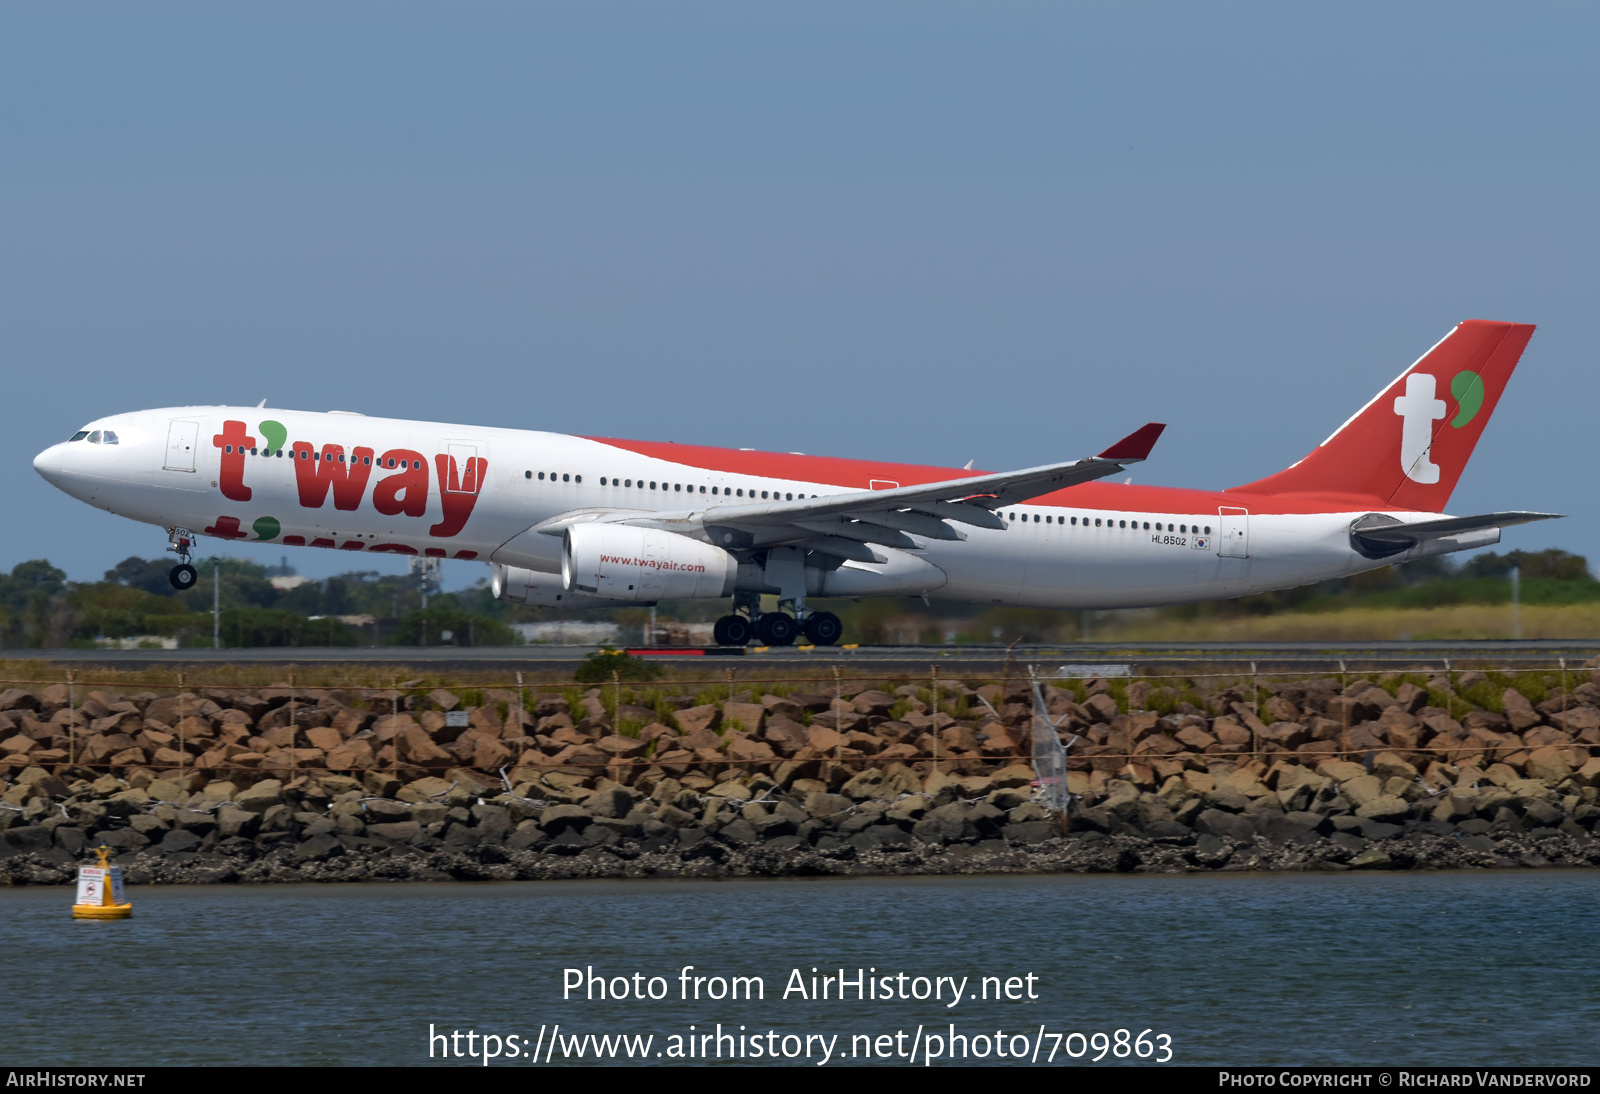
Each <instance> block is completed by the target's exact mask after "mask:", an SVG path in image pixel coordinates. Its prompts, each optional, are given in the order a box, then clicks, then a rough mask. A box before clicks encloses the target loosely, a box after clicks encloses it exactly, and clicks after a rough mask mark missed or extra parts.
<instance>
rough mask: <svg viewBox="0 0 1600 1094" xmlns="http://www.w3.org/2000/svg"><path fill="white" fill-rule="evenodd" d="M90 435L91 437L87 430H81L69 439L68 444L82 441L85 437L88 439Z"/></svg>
mask: <svg viewBox="0 0 1600 1094" xmlns="http://www.w3.org/2000/svg"><path fill="white" fill-rule="evenodd" d="M88 435H89V431H88V430H87V429H80V430H78V431H77V432H76V433H74V434H73V435H72V436H70V437H68V438H67V443H68V444H71V443H72V442H73V441H81V440H83V439H84V438H85V437H87V436H88Z"/></svg>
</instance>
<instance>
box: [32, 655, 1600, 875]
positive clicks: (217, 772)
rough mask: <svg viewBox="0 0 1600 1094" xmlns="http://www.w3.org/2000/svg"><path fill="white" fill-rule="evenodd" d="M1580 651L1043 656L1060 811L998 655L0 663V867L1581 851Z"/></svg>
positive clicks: (1595, 786)
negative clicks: (112, 687) (178, 675)
mask: <svg viewBox="0 0 1600 1094" xmlns="http://www.w3.org/2000/svg"><path fill="white" fill-rule="evenodd" d="M1592 668H1593V666H1586V668H1585V671H1584V673H1583V674H1582V675H1579V676H1577V677H1576V678H1575V679H1572V680H1566V681H1560V680H1557V678H1556V677H1555V676H1554V675H1553V674H1552V675H1550V676H1547V677H1543V678H1540V677H1535V676H1529V677H1519V678H1516V679H1514V680H1509V678H1505V679H1492V678H1490V677H1488V676H1486V675H1484V674H1483V673H1459V674H1452V675H1451V676H1450V677H1434V678H1427V679H1423V678H1420V677H1401V676H1393V677H1385V678H1380V679H1379V680H1376V681H1370V680H1357V681H1354V682H1353V683H1344V682H1342V681H1339V680H1332V679H1325V680H1311V681H1305V680H1302V681H1287V682H1285V681H1275V682H1264V683H1252V684H1250V685H1249V686H1248V687H1245V686H1244V685H1243V684H1235V685H1233V686H1231V687H1228V688H1221V689H1218V690H1215V691H1206V690H1202V689H1198V688H1196V687H1194V686H1193V684H1192V683H1190V682H1182V684H1181V686H1168V685H1160V686H1157V685H1154V684H1151V683H1150V682H1148V681H1135V682H1132V683H1127V684H1123V683H1121V682H1109V681H1106V680H1089V681H1084V682H1081V683H1076V684H1072V685H1067V684H1059V683H1058V684H1057V685H1054V686H1047V687H1046V688H1044V689H1043V694H1044V698H1045V701H1046V704H1047V707H1048V710H1049V712H1050V717H1051V720H1053V721H1057V722H1059V728H1058V729H1057V730H1056V732H1058V733H1059V735H1060V737H1061V739H1062V740H1063V741H1064V742H1065V743H1067V744H1068V746H1069V751H1068V755H1069V774H1068V787H1069V789H1070V790H1071V791H1072V792H1073V794H1074V798H1075V800H1074V801H1073V803H1072V805H1071V807H1070V808H1069V810H1068V811H1067V812H1066V814H1065V815H1061V814H1056V813H1052V812H1050V811H1048V810H1047V809H1046V808H1045V807H1044V806H1043V805H1042V804H1041V801H1040V800H1039V798H1038V793H1037V789H1036V786H1035V778H1034V771H1033V769H1032V767H1031V766H1029V764H1028V763H1027V761H1026V760H1025V759H1024V757H1026V756H1027V755H1029V753H1030V746H1031V737H1030V734H1031V733H1032V732H1033V731H1034V726H1035V725H1038V724H1040V723H1038V722H1037V721H1036V720H1035V717H1034V710H1033V707H1032V705H1031V693H1030V691H1029V689H1028V688H1027V687H1025V686H1024V685H1022V684H1020V683H1018V682H1015V681H1012V682H1003V683H999V684H985V685H982V686H980V687H976V688H972V687H969V686H968V684H966V683H962V682H956V681H941V682H939V683H938V685H937V686H938V687H939V689H940V690H939V693H938V694H937V695H935V694H933V693H932V685H931V684H930V683H923V684H905V685H901V686H899V687H898V688H896V689H895V690H894V691H885V690H880V689H878V688H866V687H863V686H861V685H855V686H852V687H849V688H847V687H845V686H844V685H843V684H840V685H839V686H838V689H837V690H836V691H835V693H834V694H832V695H820V694H813V693H808V692H805V691H799V690H789V691H783V690H780V689H778V688H773V689H772V690H771V691H770V692H768V693H765V694H759V695H758V694H755V693H754V692H747V693H743V694H735V695H732V696H727V697H726V698H720V699H717V701H713V702H700V701H698V700H700V699H704V698H707V697H708V696H707V695H705V694H701V695H699V696H691V695H682V696H676V695H663V694H656V693H650V692H641V691H639V690H637V689H635V690H634V691H633V692H631V693H628V694H624V693H623V692H622V690H621V689H620V688H618V689H616V690H615V691H612V694H611V695H610V698H611V702H609V703H608V702H606V701H605V700H606V698H607V691H611V689H598V688H596V689H589V690H588V691H582V690H580V689H577V688H568V689H562V690H559V691H558V690H553V689H548V688H547V689H545V690H543V691H542V692H534V691H532V690H531V689H530V691H529V692H527V693H522V692H510V691H504V692H496V691H495V690H493V689H490V690H488V691H484V692H477V691H472V690H467V689H464V690H463V691H461V692H460V693H458V692H456V691H452V690H447V689H433V690H429V691H425V692H424V691H421V690H420V689H418V690H413V691H407V690H405V689H396V690H386V691H376V690H375V691H372V692H368V693H365V694H356V693H352V692H350V691H346V690H339V689H306V688H301V689H296V688H291V687H282V688H270V689H263V690H261V691H259V692H238V691H226V690H216V689H211V690H198V691H195V692H183V693H179V694H168V695H166V696H160V695H156V694H154V693H151V692H144V693H131V694H115V693H111V692H108V691H93V692H90V693H89V694H88V695H87V696H85V697H84V698H83V699H82V701H81V702H75V701H74V700H75V699H76V698H77V697H76V696H74V695H72V694H71V693H70V692H69V691H68V689H67V688H65V687H64V686H59V685H57V686H53V687H50V688H44V689H41V690H38V691H32V690H25V689H17V688H13V689H11V690H9V691H6V692H4V693H0V880H3V881H4V882H5V883H8V884H12V885H52V884H66V883H69V882H70V881H71V880H72V878H73V876H74V871H75V869H76V867H77V865H79V864H80V863H82V862H86V861H88V860H89V858H90V856H89V853H88V849H89V848H91V847H94V846H97V845H100V844H105V845H109V846H111V847H112V848H114V849H115V851H116V857H115V858H114V860H113V861H115V862H117V863H118V864H120V865H121V866H123V868H124V871H125V876H126V878H127V880H128V881H129V882H130V883H132V884H144V883H155V884H187V883H229V882H332V881H403V880H448V879H459V880H492V879H502V880H511V879H543V878H579V877H583V878H597V877H617V878H624V877H626V878H642V877H780V876H822V875H892V874H904V875H933V874H974V873H1039V872H1141V871H1142V872H1182V871H1210V870H1222V871H1240V870H1349V869H1388V870H1399V869H1458V868H1496V867H1508V868H1509V867H1515V868H1523V867H1539V866H1569V867H1577V866H1593V865H1600V840H1597V839H1596V838H1594V829H1595V824H1596V821H1600V757H1597V756H1596V755H1595V749H1596V748H1597V747H1600V673H1596V674H1595V675H1594V676H1593V677H1591V676H1589V675H1588V672H1589V671H1590V670H1592ZM1508 680H1509V682H1511V683H1515V684H1516V685H1517V686H1516V687H1503V686H1501V685H1503V684H1505V683H1507V682H1508ZM1574 685H1575V686H1574ZM1569 687H1570V690H1569ZM725 690H726V689H724V693H725ZM624 700H631V701H624Z"/></svg>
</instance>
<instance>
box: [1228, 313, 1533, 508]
mask: <svg viewBox="0 0 1600 1094" xmlns="http://www.w3.org/2000/svg"><path fill="white" fill-rule="evenodd" d="M1531 337H1533V327H1532V326H1531V325H1530V324H1526V323H1495V322H1490V321H1487V320H1483V319H1469V320H1467V321H1466V322H1465V323H1462V324H1461V325H1459V326H1458V327H1456V329H1455V330H1453V331H1451V332H1450V333H1449V334H1447V335H1446V336H1445V337H1444V340H1443V341H1441V342H1440V343H1439V344H1438V345H1436V346H1434V347H1433V348H1432V349H1431V350H1429V351H1428V352H1427V353H1426V354H1424V355H1423V357H1422V359H1421V360H1420V361H1418V362H1417V363H1416V364H1414V365H1412V366H1411V367H1410V368H1408V369H1406V371H1405V372H1403V373H1401V374H1400V376H1399V377H1398V378H1397V379H1396V380H1395V381H1394V383H1392V384H1390V385H1389V386H1388V387H1386V388H1384V389H1383V391H1382V392H1380V393H1379V394H1378V395H1377V397H1376V398H1374V399H1373V400H1372V401H1371V402H1370V403H1368V404H1367V405H1366V406H1364V407H1362V408H1361V409H1360V410H1358V411H1357V412H1356V413H1355V416H1354V417H1352V418H1351V419H1350V420H1349V421H1347V422H1345V423H1344V425H1342V426H1340V427H1339V428H1338V430H1336V431H1335V432H1334V434H1333V436H1331V437H1329V438H1328V439H1327V440H1325V441H1323V442H1322V444H1321V445H1319V446H1318V447H1317V448H1316V450H1315V451H1313V452H1312V453H1311V454H1310V455H1309V456H1307V457H1306V458H1305V459H1303V460H1301V461H1300V462H1299V463H1296V464H1294V465H1293V466H1291V467H1289V468H1288V469H1286V470H1284V471H1280V472H1278V473H1277V474H1276V475H1272V476H1270V477H1268V478H1265V479H1261V480H1259V481H1257V482H1252V483H1248V484H1246V485H1244V486H1236V487H1234V489H1235V490H1237V491H1240V492H1246V493H1251V494H1340V495H1360V496H1363V497H1366V498H1373V499H1377V500H1379V501H1381V502H1383V503H1385V504H1388V505H1393V506H1398V507H1401V508H1405V509H1420V510H1423V511H1426V512H1430V513H1439V512H1443V511H1444V507H1445V505H1446V504H1447V503H1448V502H1449V500H1450V493H1451V491H1453V490H1454V489H1455V487H1456V481H1457V480H1458V479H1460V478H1461V472H1462V470H1463V469H1465V467H1466V466H1467V459H1468V457H1470V456H1471V455H1472V450H1473V448H1474V447H1475V446H1476V445H1477V443H1478V436H1479V434H1481V433H1482V432H1483V427H1484V425H1485V424H1487V423H1488V421H1489V415H1491V414H1493V413H1494V408H1495V405H1496V404H1497V403H1498V402H1499V401H1500V393H1501V392H1502V391H1504V390H1505V387H1506V381H1507V380H1509V379H1510V378H1511V371H1512V369H1514V368H1516V367H1517V361H1518V359H1519V358H1521V356H1522V351H1523V348H1524V347H1526V346H1527V344H1528V339H1529V338H1531Z"/></svg>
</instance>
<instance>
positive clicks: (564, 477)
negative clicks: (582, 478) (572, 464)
mask: <svg viewBox="0 0 1600 1094" xmlns="http://www.w3.org/2000/svg"><path fill="white" fill-rule="evenodd" d="M561 481H562V482H571V481H572V476H571V475H562V476H561Z"/></svg>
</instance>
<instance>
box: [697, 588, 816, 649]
mask: <svg viewBox="0 0 1600 1094" xmlns="http://www.w3.org/2000/svg"><path fill="white" fill-rule="evenodd" d="M741 609H743V611H744V613H745V614H743V615H741V614H739V612H740V610H741ZM797 614H798V616H799V617H798V618H796V616H794V615H789V614H788V613H787V612H781V611H779V612H764V611H762V610H761V607H760V598H759V597H756V596H748V597H746V596H738V597H736V598H735V600H734V614H732V615H725V616H723V617H722V618H721V619H719V620H717V623H716V626H715V627H714V628H713V629H712V632H711V634H712V638H713V639H714V640H715V641H716V643H717V645H719V646H744V645H748V644H749V642H750V641H751V640H752V639H754V640H755V641H756V642H758V643H760V644H761V645H763V646H792V645H794V642H795V639H796V638H799V637H801V636H802V635H803V636H804V637H805V639H806V641H808V642H810V643H811V644H812V645H814V646H835V645H838V643H839V639H840V638H841V637H842V636H843V635H844V624H842V623H841V622H839V617H838V616H836V615H834V614H833V613H832V612H808V611H806V610H805V609H804V607H799V609H798V612H797Z"/></svg>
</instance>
